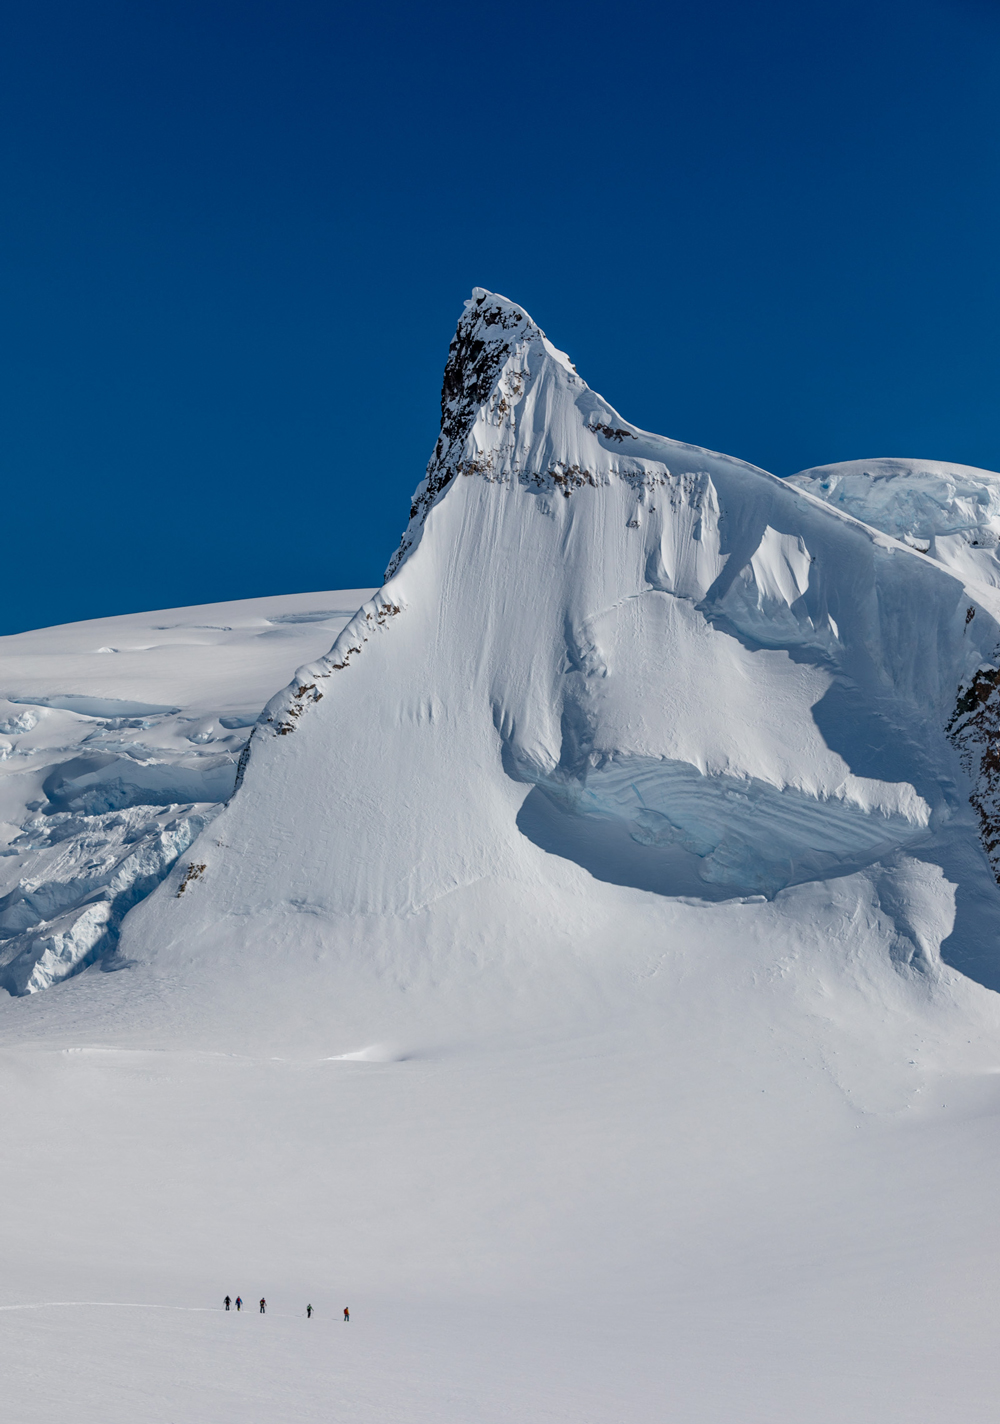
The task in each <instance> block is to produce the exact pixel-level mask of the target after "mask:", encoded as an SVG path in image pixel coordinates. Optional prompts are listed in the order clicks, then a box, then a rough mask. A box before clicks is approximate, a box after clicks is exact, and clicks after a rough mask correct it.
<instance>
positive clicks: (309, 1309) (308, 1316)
mask: <svg viewBox="0 0 1000 1424" xmlns="http://www.w3.org/2000/svg"><path fill="white" fill-rule="evenodd" d="M312 1313H313V1308H312V1306H311V1305H307V1306H306V1319H307V1320H311V1319H312Z"/></svg>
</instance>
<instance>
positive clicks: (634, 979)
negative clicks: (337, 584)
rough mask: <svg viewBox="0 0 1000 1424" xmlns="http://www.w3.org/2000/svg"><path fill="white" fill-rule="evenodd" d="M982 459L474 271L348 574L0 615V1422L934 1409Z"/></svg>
mask: <svg viewBox="0 0 1000 1424" xmlns="http://www.w3.org/2000/svg"><path fill="white" fill-rule="evenodd" d="M374 438H375V437H373V439H374ZM379 456H380V458H385V456H384V452H379ZM876 476H878V478H876ZM991 478H993V477H990V476H988V472H974V471H968V470H963V469H962V467H957V466H947V467H943V466H942V467H940V468H937V467H934V466H932V465H928V464H926V463H921V462H919V461H878V462H873V461H864V462H858V468H857V469H856V470H855V469H853V467H852V468H851V469H847V467H828V468H827V467H825V468H824V469H823V470H817V471H810V472H804V474H803V475H802V476H798V477H796V478H794V479H791V480H785V479H779V478H777V477H775V476H773V475H771V474H769V473H767V472H765V471H763V470H760V469H757V468H756V467H754V466H752V465H749V464H747V463H745V462H743V461H740V460H738V459H734V458H731V457H729V456H726V455H722V454H719V453H716V452H712V451H708V450H703V449H699V448H697V447H694V446H691V445H687V444H684V443H682V442H679V441H675V440H670V439H667V438H665V437H661V436H658V435H655V434H651V433H649V432H647V431H644V430H641V429H639V428H638V427H636V426H634V425H632V424H631V423H630V422H629V421H628V420H627V419H626V418H625V417H623V416H622V415H620V414H619V413H618V412H617V411H616V410H615V409H614V408H613V407H612V406H611V405H610V404H609V403H608V402H607V401H605V400H604V399H603V398H602V397H601V396H599V395H598V394H597V393H596V392H594V391H592V390H591V389H590V388H589V387H588V386H587V385H586V383H585V382H584V380H583V378H582V376H581V375H580V374H579V373H578V372H577V371H576V369H575V368H574V366H573V364H572V362H571V361H570V360H569V358H568V357H567V356H566V355H565V354H564V353H562V352H561V351H560V350H558V348H556V347H555V346H554V345H553V344H552V343H551V342H550V341H549V340H548V338H547V337H546V336H545V335H544V333H543V332H542V331H541V329H540V328H539V327H538V326H537V324H536V323H535V322H534V321H533V320H532V318H531V317H530V316H529V315H528V313H527V312H525V311H524V310H523V308H521V307H519V306H518V305H517V304H516V303H514V302H511V301H509V300H507V299H506V298H504V297H501V296H499V295H497V294H494V293H491V292H488V291H486V290H485V289H482V288H477V289H476V290H475V291H474V292H473V294H472V297H471V298H470V300H469V301H468V302H467V303H466V305H465V308H464V311H463V313H462V315H461V317H460V319H459V322H458V327H457V331H456V333H455V337H454V340H453V341H452V344H451V347H450V351H449V356H448V361H447V366H446V369H445V377H444V383H443V389H442V421H441V434H440V438H439V440H438V441H437V444H436V446H435V448H434V451H433V452H432V454H431V459H430V462H429V464H428V467H427V471H426V474H425V476H424V478H423V480H422V481H420V483H419V484H418V485H417V488H416V491H415V494H414V497H413V499H412V501H411V504H410V511H409V517H408V520H407V522H406V527H405V529H404V530H403V532H402V536H401V540H400V544H399V547H398V549H397V551H396V552H395V554H394V555H393V556H392V558H391V560H390V561H389V565H388V569H387V572H386V577H385V582H384V584H383V586H382V587H381V588H379V589H365V590H346V591H341V592H323V593H314V594H298V595H291V596H287V597H275V598H272V599H257V600H247V601H243V602H240V603H228V604H219V605H213V606H211V607H205V608H191V609H181V610H169V611H165V612H164V611H161V612H159V613H156V614H133V615H127V616H123V617H121V618H117V619H106V620H98V621H97V622H94V623H90V624H80V625H71V626H69V627H66V628H62V629H48V630H40V631H37V632H34V633H29V634H20V635H17V637H13V638H4V639H0V695H2V697H3V701H2V702H0V722H2V727H0V757H2V758H3V759H2V760H0V823H2V824H0V851H2V852H3V853H2V854H0V896H2V897H3V898H2V900H0V963H2V969H0V973H2V975H3V976H4V977H3V980H2V982H3V985H4V987H5V988H6V989H7V990H8V992H7V993H6V994H4V995H0V1093H2V1097H0V1101H2V1102H3V1105H4V1112H3V1140H4V1146H5V1151H4V1153H3V1154H0V1192H2V1194H3V1200H4V1202H5V1204H6V1206H7V1210H6V1212H5V1213H4V1215H3V1218H2V1220H0V1253H2V1259H3V1261H4V1272H3V1278H2V1281H0V1341H2V1344H3V1347H4V1358H6V1359H8V1360H11V1361H16V1362H17V1367H16V1369H11V1370H10V1371H9V1373H8V1377H7V1378H5V1380H4V1388H5V1402H6V1404H7V1407H8V1409H9V1411H10V1412H11V1413H12V1417H16V1418H18V1419H19V1420H24V1421H25V1424H32V1421H35V1420H38V1421H42V1420H48V1419H51V1418H52V1417H61V1415H62V1414H64V1413H65V1412H66V1409H67V1407H68V1406H67V1401H68V1400H71V1401H72V1405H71V1411H72V1413H73V1417H74V1418H75V1419H78V1420H79V1421H81V1424H98V1421H99V1424H118V1421H119V1420H121V1421H124V1420H126V1419H128V1420H132V1419H135V1418H137V1417H142V1418H146V1419H149V1420H150V1421H153V1424H169V1421H171V1420H175V1419H178V1418H183V1419H185V1420H187V1421H190V1424H208V1421H209V1420H211V1421H212V1424H219V1422H220V1421H222V1424H230V1421H231V1424H236V1421H238V1420H240V1421H241V1420H245V1419H248V1418H257V1417H268V1418H284V1417H294V1418H296V1419H301V1420H303V1421H313V1420H315V1421H317V1424H318V1421H319V1420H329V1419H331V1418H333V1419H336V1420H343V1421H345V1424H346V1421H348V1420H350V1421H351V1424H381V1421H384V1420H389V1419H391V1420H393V1421H395V1424H419V1422H420V1421H424V1420H427V1419H434V1420H436V1421H441V1424H467V1421H468V1420H470V1419H475V1420H477V1421H483V1424H501V1421H509V1420H510V1419H511V1418H518V1419H531V1420H535V1419H537V1420H540V1421H541V1420H546V1421H548V1420H552V1421H558V1420H570V1419H572V1420H573V1421H581V1420H582V1421H586V1424H612V1421H618V1420H620V1419H622V1418H628V1419H629V1420H636V1421H646V1420H648V1421H650V1424H652V1422H653V1421H657V1424H659V1421H660V1420H664V1419H683V1420H685V1421H689V1424H730V1421H732V1420H734V1419H739V1420H741V1421H742V1420H745V1421H748V1424H799V1421H801V1420H803V1419H808V1420H809V1421H810V1424H841V1421H843V1420H844V1419H845V1418H850V1419H851V1420H853V1421H858V1424H913V1421H914V1420H917V1419H919V1420H920V1421H921V1424H951V1421H952V1420H953V1419H956V1418H961V1419H962V1420H963V1421H968V1424H987V1421H992V1419H993V1418H994V1416H995V1400H996V1393H997V1389H998V1387H1000V1367H998V1365H997V1361H996V1350H995V1340H994V1336H995V1318H996V1308H997V1300H996V1296H997V1285H996V1281H995V1271H994V1270H993V1267H992V1262H993V1260H994V1259H995V1255H996V1252H997V1251H998V1250H1000V1225H998V1223H997V1214H996V1211H995V1201H994V1197H995V1192H994V1187H993V1184H994V1182H995V1180H996V1176H997V1172H998V1171H1000V1133H998V1131H997V1124H998V1122H1000V1100H998V1084H1000V1076H998V1074H1000V1012H998V1008H1000V999H998V997H997V993H996V992H995V990H996V988H997V987H998V986H1000V962H998V953H997V926H998V914H1000V887H998V883H997V870H998V868H1000V867H998V841H997V838H996V836H995V834H994V826H995V823H996V815H997V810H996V808H997V806H998V805H1000V783H998V781H997V773H996V772H995V770H994V766H993V763H994V760H995V755H994V750H993V749H994V748H995V746H996V744H997V743H996V738H997V736H998V735H1000V731H998V729H1000V665H998V658H997V649H998V644H1000V586H998V585H997V583H996V581H995V580H994V579H993V577H992V574H991V571H990V570H991V565H990V562H989V560H991V559H992V558H993V557H994V556H993V553H992V549H993V548H994V547H995V546H994V545H991V544H989V542H988V540H987V534H988V533H989V528H988V526H989V525H990V521H991V520H992V519H993V518H994V515H993V513H992V512H991V509H992V506H991V505H990V496H989V485H990V479H991ZM838 491H839V493H838ZM980 495H983V496H984V497H983V498H980ZM962 521H965V523H962ZM973 524H974V525H975V529H973V527H972V526H973ZM948 541H952V542H948ZM310 550H311V552H310V556H309V557H310V560H311V562H309V563H308V567H309V568H310V571H311V572H312V571H314V570H315V567H316V556H315V552H314V551H313V550H312V545H311V543H310ZM325 572H326V571H325V570H324V574H325ZM330 581H331V580H330V579H329V578H327V577H323V578H322V579H321V580H320V579H317V582H323V583H327V582H330ZM112 970H113V971H115V972H105V971H112ZM237 1292H239V1293H241V1294H242V1295H243V1296H244V1298H245V1299H247V1300H254V1299H256V1298H257V1297H259V1296H260V1295H266V1297H267V1299H268V1301H269V1313H268V1315H267V1316H266V1317H260V1316H258V1315H256V1314H254V1315H247V1314H246V1313H244V1314H242V1315H240V1316H235V1315H234V1314H233V1313H229V1314H226V1313H225V1312H224V1311H223V1310H222V1309H221V1300H222V1296H223V1295H224V1294H229V1295H235V1294H237ZM307 1301H308V1302H310V1303H311V1304H312V1305H313V1307H314V1312H313V1316H312V1318H311V1319H310V1320H309V1321H308V1323H307V1321H306V1317H305V1316H304V1314H303V1312H304V1308H305V1304H306V1302H307ZM345 1304H349V1305H350V1307H351V1323H350V1325H349V1326H346V1325H344V1324H343V1323H342V1321H341V1319H340V1316H341V1311H342V1308H343V1306H344V1305H345ZM244 1327H246V1328H244Z"/></svg>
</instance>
